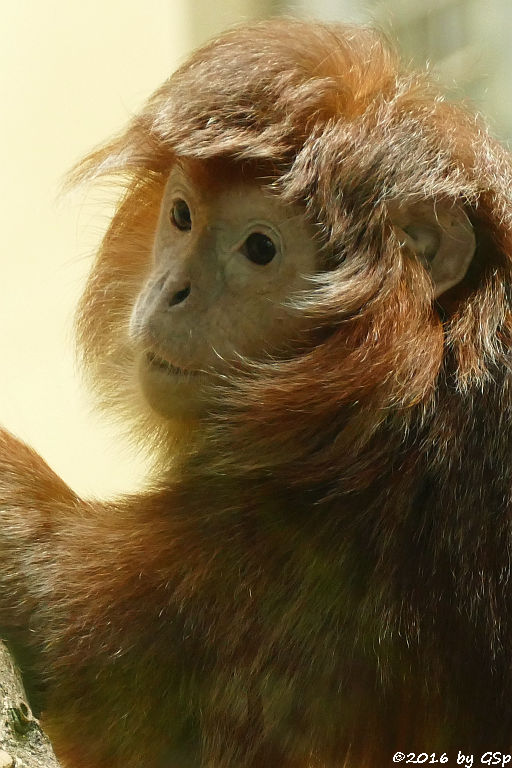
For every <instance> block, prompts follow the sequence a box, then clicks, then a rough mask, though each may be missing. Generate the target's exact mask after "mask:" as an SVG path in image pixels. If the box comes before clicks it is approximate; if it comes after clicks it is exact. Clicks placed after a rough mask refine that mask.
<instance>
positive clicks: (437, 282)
mask: <svg viewBox="0 0 512 768" xmlns="http://www.w3.org/2000/svg"><path fill="white" fill-rule="evenodd" d="M390 215H391V220H392V222H393V225H394V227H395V231H396V233H397V235H398V238H399V240H400V242H401V243H402V244H403V245H405V246H406V247H407V248H408V249H409V250H410V251H412V252H413V253H414V254H415V255H416V257H417V258H418V259H419V260H420V261H421V262H422V264H423V265H424V267H425V269H427V271H428V272H429V273H430V275H431V277H432V282H433V283H434V296H435V297H436V298H437V297H438V296H440V295H441V294H442V293H444V292H445V291H447V290H448V289H449V288H453V286H454V285H457V283H459V282H460V281H461V280H462V278H463V277H464V275H465V274H466V272H467V270H468V267H469V265H470V263H471V260H472V258H473V255H474V253H475V248H476V240H475V233H474V231H473V227H472V225H471V222H470V220H469V219H468V217H467V214H466V212H465V211H464V209H463V207H462V206H461V205H451V206H447V205H443V204H442V203H439V204H437V205H431V204H429V203H419V204H417V205H413V206H410V207H406V206H400V207H396V208H394V209H392V210H390Z"/></svg>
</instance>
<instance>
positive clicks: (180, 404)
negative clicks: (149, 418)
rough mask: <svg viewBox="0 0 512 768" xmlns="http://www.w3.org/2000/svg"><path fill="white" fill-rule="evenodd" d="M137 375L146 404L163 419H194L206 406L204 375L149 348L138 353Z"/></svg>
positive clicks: (205, 381) (205, 376) (205, 378)
mask: <svg viewBox="0 0 512 768" xmlns="http://www.w3.org/2000/svg"><path fill="white" fill-rule="evenodd" d="M137 374H138V379H139V383H140V387H141V390H142V394H143V395H144V398H145V399H146V401H147V403H148V404H149V406H150V407H151V408H152V409H153V410H154V411H156V413H158V414H159V415H160V416H163V417H164V418H166V419H172V420H174V419H176V420H186V421H189V420H193V419H197V418H198V417H200V416H201V414H202V413H204V411H205V409H206V398H205V395H204V389H205V385H206V383H207V378H208V377H207V375H206V374H203V373H199V372H197V371H190V370H185V369H183V368H179V367H178V366H174V365H173V364H172V363H170V362H168V361H167V360H164V359H163V358H161V357H159V356H158V355H157V354H155V353H153V352H148V353H146V354H144V355H141V357H140V359H139V361H138V370H137Z"/></svg>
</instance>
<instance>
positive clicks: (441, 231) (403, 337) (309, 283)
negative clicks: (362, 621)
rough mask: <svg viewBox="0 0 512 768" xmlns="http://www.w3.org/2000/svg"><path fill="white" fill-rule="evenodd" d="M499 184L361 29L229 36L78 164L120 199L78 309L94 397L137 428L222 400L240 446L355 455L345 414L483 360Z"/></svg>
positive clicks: (287, 27)
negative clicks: (110, 181)
mask: <svg viewBox="0 0 512 768" xmlns="http://www.w3.org/2000/svg"><path fill="white" fill-rule="evenodd" d="M490 158H492V162H491V161H490ZM497 167H500V168H501V169H502V175H501V177H500V183H499V185H497V184H496V168H497ZM507 169H508V165H507V162H506V160H505V159H504V151H503V150H502V149H501V148H500V147H499V146H498V145H497V144H496V143H495V142H493V141H492V139H490V137H489V136H488V134H487V133H486V132H485V131H484V129H483V128H481V127H479V125H478V122H475V120H474V118H473V117H472V116H468V115H467V114H466V112H465V111H464V110H462V109H461V108H459V107H458V106H457V105H452V104H449V103H448V102H446V101H444V100H443V99H442V98H441V97H440V95H439V92H438V91H437V90H436V88H435V86H433V85H432V84H431V83H429V82H427V81H426V79H425V78H424V76H423V75H421V74H414V73H409V72H407V71H402V70H401V69H400V67H399V64H398V61H397V59H396V56H395V55H394V53H393V51H391V50H390V49H389V47H388V46H387V44H386V43H385V42H384V41H383V39H382V38H381V37H380V36H379V35H378V34H377V33H375V32H374V31H372V30H368V29H355V28H354V29H352V28H350V29H348V28H346V27H343V26H340V27H339V28H338V27H336V26H325V27H323V26H322V25H321V24H316V25H308V24H307V23H303V22H300V21H290V20H273V21H272V22H268V23H266V22H262V23H259V24H254V25H249V26H245V27H242V28H240V29H235V30H232V31H230V32H228V33H226V34H225V35H223V36H222V37H220V38H219V39H218V40H215V41H213V42H212V43H210V44H208V45H206V46H204V47H203V48H201V49H200V50H199V51H197V52H196V53H195V54H194V55H193V56H192V57H191V58H190V59H189V60H188V61H187V62H186V63H185V64H184V65H183V66H182V67H181V68H180V69H179V70H178V71H177V72H176V73H175V74H174V75H173V76H172V77H171V78H170V79H169V80H168V81H167V82H166V83H164V85H163V86H162V87H161V88H160V89H159V90H158V91H157V92H156V93H155V94H154V95H153V96H152V97H151V98H150V99H149V101H148V102H147V104H146V106H145V107H144V109H143V110H142V112H141V113H140V114H139V115H137V116H136V117H135V118H134V119H133V120H132V122H131V123H130V125H129V126H128V128H127V130H126V131H125V132H124V133H123V134H122V135H121V136H120V137H118V138H116V139H114V140H113V141H112V142H111V143H109V144H108V145H106V146H105V147H103V148H101V149H99V150H98V151H96V152H93V153H92V154H91V155H90V156H89V157H88V158H86V160H85V161H84V162H83V163H82V164H81V165H80V167H79V169H78V172H77V175H78V176H79V177H80V178H96V177H103V176H109V175H110V176H118V177H119V176H120V177H121V178H122V180H123V182H124V184H125V194H124V196H123V198H122V199H121V202H120V204H119V206H118V210H117V212H116V214H115V216H114V218H113V220H112V223H111V226H110V228H109V230H108V232H107V234H106V236H105V239H104V242H103V245H102V247H101V249H100V252H99V254H98V258H97V262H96V264H95V267H94V269H93V271H92V274H91V278H90V280H89V284H88V287H87V289H86V291H85V294H84V297H83V300H82V303H81V308H80V311H79V322H78V331H79V334H78V335H79V341H80V345H81V348H82V350H83V354H84V359H85V362H86V364H87V367H88V369H89V370H90V371H91V373H92V379H93V383H94V384H95V386H96V388H97V390H98V391H99V393H100V395H101V396H102V398H103V401H104V402H105V403H106V404H108V405H115V406H116V407H117V408H118V409H119V408H120V409H121V411H122V413H123V415H126V413H128V412H129V413H130V414H131V415H132V417H133V418H135V419H136V420H138V421H139V422H140V424H141V426H142V428H143V430H145V432H146V434H151V435H155V434H158V435H159V436H160V437H162V435H163V434H164V433H165V434H167V432H166V430H168V428H169V423H170V421H172V420H173V419H175V418H176V417H178V418H185V419H189V418H194V419H195V418H196V417H198V416H199V417H202V416H204V415H206V416H208V415H209V414H212V413H213V412H217V413H218V411H219V408H218V404H219V396H220V397H221V398H222V397H223V398H224V400H223V401H222V408H221V410H222V409H224V411H225V412H226V413H228V412H229V414H230V419H231V420H232V421H233V423H235V422H237V420H239V421H240V422H242V421H243V427H241V434H242V433H243V435H244V437H243V438H241V440H243V443H244V445H256V444H257V443H258V436H257V435H255V434H252V433H251V435H249V433H248V430H249V429H256V426H255V425H258V426H257V429H258V430H260V431H261V434H263V433H264V434H265V435H267V436H268V435H272V436H273V440H272V446H273V447H274V449H275V452H276V454H275V455H276V456H277V455H280V454H282V453H283V450H284V445H280V437H279V436H280V435H281V436H284V438H283V439H284V440H285V442H286V451H287V455H290V452H291V453H292V454H293V452H294V451H295V450H299V448H300V449H301V450H304V446H306V445H307V446H314V445H316V440H317V438H316V436H317V434H318V432H319V431H320V432H322V435H323V440H324V443H325V442H328V443H329V444H330V445H331V446H335V445H336V446H338V447H339V448H340V450H352V449H353V448H354V446H353V445H352V446H351V447H350V446H348V445H345V443H344V439H342V438H341V437H340V436H341V435H345V436H347V438H348V436H349V435H353V434H356V433H357V430H356V431H355V432H354V430H353V429H349V430H348V431H347V429H346V417H347V411H346V408H345V406H348V407H349V408H351V411H350V413H351V416H352V415H354V405H355V404H357V409H356V410H357V412H358V413H359V414H360V418H361V424H360V425H359V427H358V429H359V428H360V429H361V430H362V432H363V433H364V434H365V435H366V436H367V437H368V436H370V435H371V434H373V433H374V431H375V429H376V428H377V423H381V420H382V419H383V418H384V417H383V414H385V413H388V412H389V410H388V409H389V408H393V409H396V408H398V409H405V411H404V413H407V409H408V408H409V407H410V405H411V404H417V403H427V402H428V401H429V399H430V398H432V397H434V396H435V388H436V382H437V380H438V376H439V374H440V372H441V371H442V369H443V367H445V366H446V360H447V359H448V358H450V360H451V362H450V363H449V365H451V366H452V368H453V371H454V376H455V378H456V380H457V382H458V385H460V386H461V387H463V388H464V387H466V386H468V385H470V384H471V383H473V384H475V383H476V382H477V381H478V378H479V377H480V376H481V375H482V374H483V372H484V370H485V367H486V362H485V361H486V360H488V359H489V354H491V356H492V355H493V354H494V353H495V352H496V339H497V336H496V329H497V328H498V327H501V328H502V329H503V328H504V327H505V325H504V318H505V315H506V303H507V298H506V291H505V288H504V286H505V284H506V280H505V279H504V278H505V276H506V274H508V271H509V264H508V261H507V260H506V259H505V258H504V256H503V253H504V250H505V247H506V245H505V243H504V239H506V238H507V237H509V234H508V232H509V230H508V229H506V228H504V227H503V226H502V222H503V213H502V212H503V211H504V210H505V208H506V202H505V198H506V188H507V183H508V182H507V179H508V176H507V173H508V170H507ZM98 318H100V320H98ZM368 361H370V363H371V364H368ZM471 385H472V384H471ZM219 393H220V395H219ZM242 412H243V413H244V414H245V416H243V417H242V415H241V414H242ZM364 413H371V414H372V415H371V417H368V418H366V416H363V415H361V414H364ZM237 414H238V415H237ZM248 414H250V417H249V416H248ZM298 414H300V415H301V418H300V419H298V418H297V415H298ZM310 416H311V418H309V417H310ZM356 418H359V417H356ZM249 425H252V426H251V427H249ZM319 425H325V428H324V426H321V428H320V426H319ZM239 426H240V425H239ZM299 432H300V436H298V435H299ZM306 432H307V439H305V433H306ZM328 435H330V437H327V436H328ZM350 439H351V440H352V437H351V438H350ZM358 439H359V438H358ZM265 441H266V438H265ZM343 446H345V447H343ZM268 448H269V446H268V445H267V444H266V442H265V451H266V455H269V451H268ZM274 458H275V457H274ZM242 464H243V463H242ZM242 464H241V466H242Z"/></svg>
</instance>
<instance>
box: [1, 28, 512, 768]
mask: <svg viewBox="0 0 512 768" xmlns="http://www.w3.org/2000/svg"><path fill="white" fill-rule="evenodd" d="M102 179H107V180H109V181H112V180H116V181H117V182H118V183H119V185H120V187H121V194H120V199H119V204H118V207H117V209H116V212H115V214H114V216H113V218H112V221H111V223H110V226H109V228H108V230H107V232H106V234H105V237H104V240H103V242H102V244H101V247H100V249H99V252H98V255H97V258H96V261H95V263H94V265H93V268H92V271H91V274H90V277H89V280H88V283H87V285H86V287H85V291H84V294H83V298H82V300H81V303H80V306H79V308H78V319H77V340H78V346H79V349H80V354H81V357H82V360H83V363H84V368H85V369H86V374H87V376H88V380H89V382H90V384H91V386H92V387H93V389H94V391H95V393H96V396H97V398H98V403H99V406H100V407H102V408H104V409H107V410H108V411H109V412H110V413H113V414H115V415H116V416H117V418H118V420H119V423H120V425H121V427H122V428H124V429H125V430H126V431H127V433H128V434H129V435H130V436H131V438H132V439H133V440H134V441H135V442H136V443H137V444H139V445H144V446H146V447H147V449H148V450H149V451H150V452H151V455H152V456H153V457H154V468H153V470H152V473H151V476H150V477H149V478H148V484H147V488H146V489H145V490H144V491H142V492H140V493H132V494H127V495H126V496H124V497H121V498H118V499H115V500H112V501H105V502H100V501H97V500H87V499H82V498H79V497H78V496H77V495H76V494H75V493H74V492H73V491H72V490H71V489H70V488H68V487H67V486H66V485H65V483H64V482H63V481H62V480H61V479H60V478H59V477H58V476H57V475H56V474H54V473H53V471H52V470H51V469H50V468H49V467H48V466H47V465H46V464H45V462H44V461H43V460H42V459H41V458H40V457H39V456H38V455H37V454H36V453H35V452H34V451H33V450H32V449H31V448H29V447H28V446H26V445H25V444H23V443H21V442H20V441H18V440H17V439H16V438H15V437H14V436H12V435H11V434H9V433H8V432H7V431H5V430H4V431H1V432H0V564H1V568H0V627H1V632H2V637H3V638H4V639H5V640H6V641H7V642H8V644H9V646H10V647H11V648H12V649H13V652H14V654H15V655H16V657H17V658H18V659H19V661H20V665H21V667H22V670H23V673H24V675H25V679H26V681H27V686H28V689H29V692H30V697H31V701H32V703H33V706H34V708H35V711H37V712H38V713H41V717H42V722H43V724H44V727H45V728H46V730H47V732H48V733H49V735H50V737H51V738H52V740H53V743H54V746H55V749H56V753H57V755H58V757H59V759H60V760H61V761H62V764H63V765H64V766H66V767H68V768H121V766H122V767H123V768H135V767H136V766H137V767H139V766H145V768H200V767H201V768H263V767H265V768H382V766H385V765H390V764H391V763H392V762H393V759H394V758H393V756H394V755H397V754H398V753H402V756H406V755H407V754H409V753H413V756H412V758H411V759H412V760H414V759H417V761H418V762H422V761H423V762H425V761H426V760H431V761H433V762H435V761H436V760H437V761H439V762H442V763H445V762H447V761H450V764H452V763H454V762H455V761H456V759H457V751H458V750H461V751H462V752H463V753H466V754H470V753H474V754H477V752H478V750H480V751H481V752H484V751H487V750H489V749H491V750H501V751H503V752H505V753H506V752H508V751H510V750H511V748H512V665H511V663H510V659H511V648H512V610H511V607H512V585H511V567H510V564H511V560H512V558H511V555H512V526H511V513H512V506H511V505H512V502H511V498H512V496H511V490H512V462H511V456H512V430H511V424H510V414H511V413H512V379H511V349H512V335H511V334H512V312H511V310H512V296H511V285H512V282H511V276H512V275H511V254H512V202H511V201H512V165H511V159H510V156H509V154H508V153H507V151H506V149H505V148H504V147H502V146H501V145H500V144H499V143H498V142H497V141H496V140H495V139H493V138H492V137H491V136H490V133H489V131H488V129H487V127H486V125H485V123H484V121H483V120H482V119H481V118H480V117H478V116H476V115H475V114H474V113H473V112H472V111H471V109H469V108H468V107H467V106H466V105H461V104H457V103H452V102H450V101H448V100H447V99H446V98H445V97H444V96H443V94H442V90H441V89H440V87H439V86H438V85H437V84H436V83H435V81H434V80H432V78H430V77H429V76H428V75H426V74H425V73H422V72H416V71H412V70H409V69H408V68H407V67H405V66H404V65H402V64H401V62H400V60H399V57H398V55H397V54H396V53H395V52H394V50H393V48H392V47H391V45H390V44H389V43H388V42H387V41H386V40H385V39H384V38H383V36H382V35H381V34H380V33H379V32H378V31H376V30H373V29H370V28H365V27H352V26H349V25H343V24H322V23H319V22H313V21H311V22H310V21H301V20H293V19H284V18H275V19H271V20H268V21H262V22H257V23H252V24H247V25H242V26H240V27H237V28H234V29H232V30H228V31H227V32H225V33H223V34H222V35H221V36H219V37H218V38H216V39H214V40H213V41H211V42H210V43H207V44H206V45H205V46H203V47H202V48H200V49H198V50H197V51H196V52H195V53H193V54H192V56H191V57H190V58H189V59H188V60H187V61H186V62H185V63H184V64H183V65H182V66H181V67H180V68H179V69H178V70H177V71H176V72H175V73H174V74H173V75H171V77H170V78H169V80H168V81H166V82H165V83H164V84H163V85H162V86H161V87H160V88H159V89H158V90H157V91H156V92H155V93H154V94H153V95H152V96H151V97H150V98H149V100H148V101H147V103H146V105H145V106H144V107H143V109H142V110H141V112H140V113H139V114H137V115H136V116H135V117H134V118H133V119H132V120H131V122H130V123H129V124H128V126H127V128H126V129H125V130H124V132H122V133H120V134H119V135H118V136H116V137H114V138H113V139H112V140H110V141H109V142H107V143H106V144H105V145H104V146H102V147H100V148H98V149H96V150H94V151H93V152H92V153H91V154H90V155H89V156H88V157H87V158H86V159H85V160H84V161H83V162H82V163H81V164H79V166H78V168H77V169H76V170H75V172H74V173H73V174H72V182H73V183H77V182H84V181H90V182H92V181H96V180H98V181H101V180H102ZM415 756H417V757H415ZM397 759H400V755H398V758H397Z"/></svg>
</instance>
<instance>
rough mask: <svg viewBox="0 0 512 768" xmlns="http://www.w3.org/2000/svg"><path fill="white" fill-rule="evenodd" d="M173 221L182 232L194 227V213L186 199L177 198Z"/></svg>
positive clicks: (172, 216) (172, 212) (172, 211)
mask: <svg viewBox="0 0 512 768" xmlns="http://www.w3.org/2000/svg"><path fill="white" fill-rule="evenodd" d="M171 222H172V223H173V224H174V226H175V227H177V229H179V230H181V231H182V232H186V231H187V230H190V229H192V214H191V213H190V208H189V207H188V205H187V204H186V202H185V201H184V200H181V199H179V200H175V201H174V203H173V204H172V208H171Z"/></svg>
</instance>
